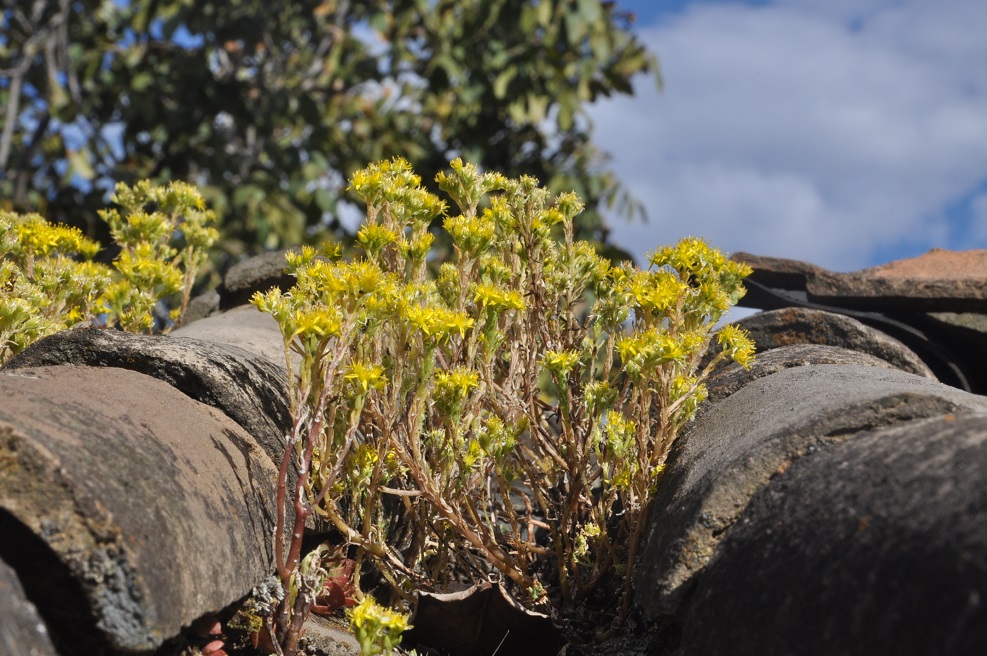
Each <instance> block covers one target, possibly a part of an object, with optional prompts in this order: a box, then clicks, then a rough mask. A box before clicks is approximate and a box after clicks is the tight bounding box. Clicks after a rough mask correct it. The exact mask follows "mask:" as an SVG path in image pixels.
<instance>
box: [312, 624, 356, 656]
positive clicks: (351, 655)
mask: <svg viewBox="0 0 987 656" xmlns="http://www.w3.org/2000/svg"><path fill="white" fill-rule="evenodd" d="M302 647H304V648H305V653H308V654H318V656H359V655H360V643H359V642H357V640H356V637H355V636H354V635H353V634H352V633H350V632H349V627H348V626H345V625H344V624H342V623H341V622H339V621H338V620H334V619H326V618H324V617H319V616H318V615H312V616H311V617H309V618H308V620H307V621H306V622H305V636H304V637H303V638H302Z"/></svg>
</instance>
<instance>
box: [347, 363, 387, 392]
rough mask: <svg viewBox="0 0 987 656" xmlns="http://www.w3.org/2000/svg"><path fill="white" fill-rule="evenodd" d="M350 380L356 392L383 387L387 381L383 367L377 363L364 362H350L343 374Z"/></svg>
mask: <svg viewBox="0 0 987 656" xmlns="http://www.w3.org/2000/svg"><path fill="white" fill-rule="evenodd" d="M344 377H345V378H346V380H348V381H351V382H352V383H353V386H354V387H355V388H356V389H357V391H358V393H362V394H366V393H367V392H369V391H370V390H372V389H374V390H379V389H383V388H384V385H385V384H386V383H387V380H386V378H385V377H384V367H382V366H380V365H379V364H373V363H370V364H367V363H364V362H359V361H356V362H352V363H350V366H349V369H347V371H346V374H345V376H344Z"/></svg>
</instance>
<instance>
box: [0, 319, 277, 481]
mask: <svg viewBox="0 0 987 656" xmlns="http://www.w3.org/2000/svg"><path fill="white" fill-rule="evenodd" d="M61 364H75V365H87V366H90V367H119V368H123V369H131V370H134V371H138V372H140V373H143V374H146V375H148V376H153V377H155V378H157V379H159V380H163V381H164V382H166V383H168V384H170V385H172V386H173V387H175V388H176V389H179V390H181V391H182V392H184V393H185V394H187V395H188V396H190V397H192V398H193V399H195V400H196V401H201V402H202V403H205V404H207V405H211V406H213V407H214V408H217V409H219V410H221V411H223V412H225V413H226V415H227V416H229V417H230V418H231V419H233V420H234V421H235V422H237V423H238V424H240V426H242V427H243V428H244V429H246V430H247V432H249V433H250V434H251V435H253V436H254V438H255V439H256V440H257V443H258V444H259V445H260V446H261V447H262V448H263V449H264V451H265V452H267V454H268V455H269V456H270V457H271V459H272V460H273V461H274V462H276V463H280V462H281V458H282V457H283V456H284V436H285V434H286V433H287V432H288V430H289V429H290V428H291V417H290V410H289V408H288V402H287V398H288V397H287V395H288V381H287V378H286V376H285V374H284V368H283V367H281V368H279V367H276V366H275V365H273V364H272V363H271V362H269V361H268V360H267V359H265V358H260V357H257V356H255V355H253V354H251V353H248V352H247V351H244V350H243V349H240V348H238V347H236V346H229V345H227V344H220V343H216V342H208V341H204V340H198V339H193V338H190V337H166V336H154V335H135V334H133V333H126V332H122V331H119V330H99V329H97V328H91V327H90V328H81V329H76V330H67V331H63V332H60V333H56V334H54V335H51V336H49V337H46V338H45V339H42V340H39V341H37V342H35V343H34V344H32V345H31V346H30V347H28V348H27V349H25V350H24V351H22V352H21V353H19V354H18V355H17V356H15V357H14V358H12V359H11V360H10V361H9V362H8V363H7V364H6V365H5V366H4V370H5V371H10V370H14V369H23V368H26V367H44V366H54V365H61Z"/></svg>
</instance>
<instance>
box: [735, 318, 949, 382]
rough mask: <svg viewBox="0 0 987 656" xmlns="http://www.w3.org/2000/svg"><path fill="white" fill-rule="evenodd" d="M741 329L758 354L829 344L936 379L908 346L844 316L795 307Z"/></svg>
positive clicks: (745, 322) (752, 320) (742, 324)
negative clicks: (781, 349) (747, 334)
mask: <svg viewBox="0 0 987 656" xmlns="http://www.w3.org/2000/svg"><path fill="white" fill-rule="evenodd" d="M737 325H738V326H740V327H741V328H743V329H745V330H747V331H749V332H750V336H751V339H752V340H754V344H755V345H756V346H757V350H758V352H760V351H767V350H768V349H773V348H778V347H779V346H788V345H790V344H825V345H828V346H838V347H840V348H845V349H849V350H851V351H859V352H861V353H869V354H870V355H873V356H875V357H878V358H881V359H882V360H885V361H887V362H890V363H891V364H892V365H894V366H895V367H897V368H898V369H901V370H902V371H907V372H909V373H913V374H917V375H919V376H924V377H926V378H932V379H935V376H934V375H933V373H932V371H931V370H930V369H929V367H928V366H926V364H925V363H924V362H923V361H922V359H921V358H919V357H918V356H917V355H915V352H914V351H912V350H911V349H909V348H908V347H907V346H905V345H904V344H902V343H901V342H899V341H898V340H896V339H894V338H893V337H890V336H888V335H887V334H885V333H883V332H881V331H880V330H877V329H875V328H871V327H869V326H865V325H864V324H862V323H860V322H859V321H857V320H856V319H852V318H850V317H847V316H844V315H842V314H834V313H832V312H823V311H822V310H810V309H807V308H794V307H793V308H785V309H784V310H771V311H770V312H758V313H757V314H754V315H751V316H749V317H745V318H744V319H741V320H740V321H738V322H737Z"/></svg>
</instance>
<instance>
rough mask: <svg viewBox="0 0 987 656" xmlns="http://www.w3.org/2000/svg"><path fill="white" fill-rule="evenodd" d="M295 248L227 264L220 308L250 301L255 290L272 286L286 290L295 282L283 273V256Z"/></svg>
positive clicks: (259, 290)
mask: <svg viewBox="0 0 987 656" xmlns="http://www.w3.org/2000/svg"><path fill="white" fill-rule="evenodd" d="M296 250H298V249H296V248H292V249H287V250H282V251H272V252H270V253H262V254H261V255H256V256H254V257H250V258H247V259H246V260H243V261H242V262H238V263H237V264H234V265H233V266H232V267H230V270H229V271H227V272H226V276H224V278H223V290H222V308H223V309H224V310H225V309H229V308H234V307H237V306H239V305H244V304H246V303H249V302H250V297H251V296H253V295H254V293H256V292H266V291H267V290H268V289H270V288H271V287H280V288H281V289H282V291H288V289H290V288H291V286H292V285H294V284H295V278H294V276H290V275H288V274H287V273H285V272H284V267H285V261H284V256H285V253H287V252H289V251H296Z"/></svg>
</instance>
